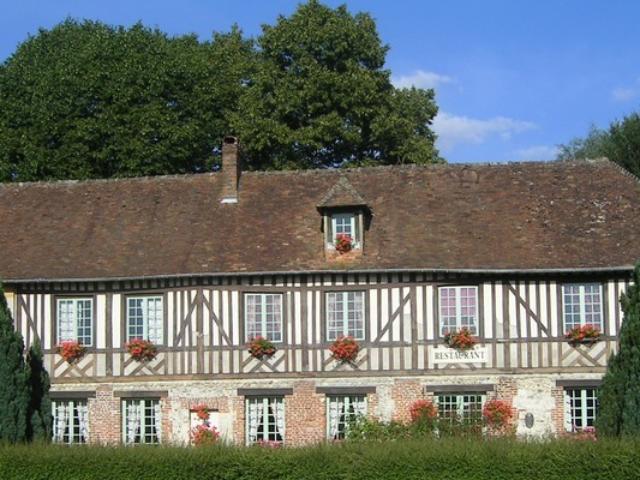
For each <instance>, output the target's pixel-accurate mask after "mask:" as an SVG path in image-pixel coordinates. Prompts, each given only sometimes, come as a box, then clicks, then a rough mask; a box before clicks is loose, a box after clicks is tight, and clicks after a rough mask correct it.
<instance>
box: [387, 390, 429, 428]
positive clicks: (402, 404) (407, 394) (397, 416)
mask: <svg viewBox="0 0 640 480" xmlns="http://www.w3.org/2000/svg"><path fill="white" fill-rule="evenodd" d="M391 396H392V398H393V403H394V411H393V420H395V421H398V422H405V423H407V422H409V421H411V413H410V409H411V405H413V404H414V402H416V401H417V400H422V399H424V398H426V396H425V393H424V386H423V385H422V384H421V383H420V381H419V380H413V379H412V380H396V381H394V382H393V387H392V390H391Z"/></svg>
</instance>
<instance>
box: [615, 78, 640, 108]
mask: <svg viewBox="0 0 640 480" xmlns="http://www.w3.org/2000/svg"><path fill="white" fill-rule="evenodd" d="M638 97H640V77H638V78H637V79H636V82H635V84H634V85H633V86H631V87H616V88H614V89H613V90H611V98H613V99H614V100H615V101H616V102H628V101H630V100H634V99H636V98H638Z"/></svg>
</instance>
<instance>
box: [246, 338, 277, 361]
mask: <svg viewBox="0 0 640 480" xmlns="http://www.w3.org/2000/svg"><path fill="white" fill-rule="evenodd" d="M247 348H248V349H249V353H250V354H251V356H252V357H255V358H259V359H262V358H263V357H267V358H270V357H272V356H273V354H274V353H276V347H275V345H274V344H273V343H271V341H270V340H268V339H266V338H264V337H260V336H257V337H254V338H252V339H251V341H250V342H249V344H248V345H247Z"/></svg>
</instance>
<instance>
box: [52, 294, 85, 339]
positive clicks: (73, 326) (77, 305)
mask: <svg viewBox="0 0 640 480" xmlns="http://www.w3.org/2000/svg"><path fill="white" fill-rule="evenodd" d="M57 321H58V342H61V341H63V340H75V341H77V342H78V343H80V344H82V345H85V346H91V345H92V344H93V299H91V298H59V299H58V315H57Z"/></svg>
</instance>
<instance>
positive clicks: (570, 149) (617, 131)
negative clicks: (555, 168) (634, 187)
mask: <svg viewBox="0 0 640 480" xmlns="http://www.w3.org/2000/svg"><path fill="white" fill-rule="evenodd" d="M599 157H607V158H608V159H609V160H611V161H613V162H616V163H617V164H619V165H620V166H622V167H624V168H625V169H627V170H628V171H629V172H631V173H633V174H634V175H635V176H637V177H640V114H638V113H632V114H631V115H628V116H626V117H624V118H623V119H622V120H620V121H615V122H613V123H612V124H611V125H610V126H609V128H607V129H598V128H592V129H591V131H590V132H589V134H588V135H587V136H586V137H584V138H577V139H574V140H572V141H571V142H569V143H568V144H566V145H561V146H560V153H559V155H558V158H559V159H560V160H573V159H583V158H599Z"/></svg>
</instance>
